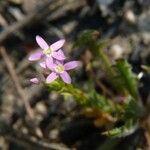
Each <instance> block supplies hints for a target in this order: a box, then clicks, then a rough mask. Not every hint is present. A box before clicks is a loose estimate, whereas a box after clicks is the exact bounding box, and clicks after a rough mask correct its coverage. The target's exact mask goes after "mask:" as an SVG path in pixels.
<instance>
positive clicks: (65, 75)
mask: <svg viewBox="0 0 150 150" xmlns="http://www.w3.org/2000/svg"><path fill="white" fill-rule="evenodd" d="M60 77H61V78H62V80H63V81H64V82H65V83H67V84H70V83H71V77H70V75H69V74H68V73H67V72H66V71H64V72H63V73H61V74H60Z"/></svg>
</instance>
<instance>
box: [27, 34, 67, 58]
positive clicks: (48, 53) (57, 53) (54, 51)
mask: <svg viewBox="0 0 150 150" xmlns="http://www.w3.org/2000/svg"><path fill="white" fill-rule="evenodd" d="M36 42H37V44H38V45H39V46H40V48H41V49H42V50H39V51H38V52H36V53H33V54H31V55H30V57H29V60H30V61H36V60H39V59H41V58H42V57H44V56H45V57H46V59H49V60H50V61H52V60H53V58H55V59H56V60H64V59H65V55H64V53H63V51H62V50H61V49H60V48H62V46H63V45H64V43H65V40H64V39H61V40H59V41H57V42H55V43H53V44H52V45H50V46H49V45H48V44H47V43H46V41H45V40H44V39H43V38H42V37H40V36H39V35H37V36H36Z"/></svg>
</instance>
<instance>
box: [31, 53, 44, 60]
mask: <svg viewBox="0 0 150 150" xmlns="http://www.w3.org/2000/svg"><path fill="white" fill-rule="evenodd" d="M42 56H43V52H42V51H38V52H35V53H33V54H31V55H30V56H29V58H28V59H29V60H30V61H36V60H39V59H41V57H42Z"/></svg>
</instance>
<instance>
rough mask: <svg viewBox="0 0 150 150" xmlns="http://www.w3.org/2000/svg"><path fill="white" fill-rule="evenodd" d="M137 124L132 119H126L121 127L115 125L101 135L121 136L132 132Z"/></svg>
mask: <svg viewBox="0 0 150 150" xmlns="http://www.w3.org/2000/svg"><path fill="white" fill-rule="evenodd" d="M137 127H138V126H137V124H136V123H135V122H134V121H133V120H131V119H130V120H128V121H126V123H125V124H124V125H123V126H121V127H116V128H114V129H112V130H108V131H106V132H103V133H102V134H103V135H107V136H111V137H123V136H127V135H130V134H132V133H133V132H134V131H135V130H136V129H137Z"/></svg>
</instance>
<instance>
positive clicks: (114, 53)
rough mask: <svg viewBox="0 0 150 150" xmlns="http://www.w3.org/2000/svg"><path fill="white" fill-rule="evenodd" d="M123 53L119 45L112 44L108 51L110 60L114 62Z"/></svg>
mask: <svg viewBox="0 0 150 150" xmlns="http://www.w3.org/2000/svg"><path fill="white" fill-rule="evenodd" d="M123 52H124V50H123V48H122V47H121V46H120V45H118V44H114V45H112V46H111V48H110V50H109V55H110V57H111V58H112V59H114V60H116V59H119V58H121V57H122V55H123Z"/></svg>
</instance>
